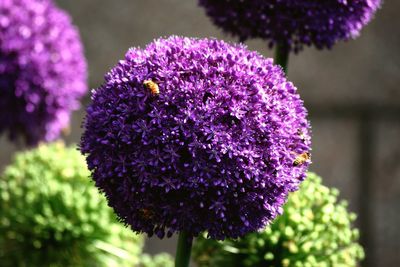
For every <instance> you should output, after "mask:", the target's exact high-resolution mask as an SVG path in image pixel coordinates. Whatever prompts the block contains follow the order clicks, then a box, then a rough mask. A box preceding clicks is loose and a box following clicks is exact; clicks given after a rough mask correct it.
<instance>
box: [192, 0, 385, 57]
mask: <svg viewBox="0 0 400 267" xmlns="http://www.w3.org/2000/svg"><path fill="white" fill-rule="evenodd" d="M199 3H200V5H201V6H203V7H204V8H205V9H206V12H207V15H208V16H209V17H210V18H211V19H212V21H213V22H214V23H215V24H216V25H217V26H218V27H221V28H222V29H223V30H224V31H225V32H227V33H229V34H232V35H233V36H237V37H239V38H240V40H241V41H244V40H246V39H250V38H261V39H265V40H267V41H268V42H269V45H270V46H273V45H275V44H277V43H278V44H282V45H284V46H288V47H289V49H291V50H293V51H295V52H298V51H299V50H300V49H302V47H303V45H308V46H310V45H313V46H315V47H317V48H318V49H323V48H331V47H332V46H333V45H334V44H335V43H336V42H338V41H340V40H348V39H351V38H356V37H357V36H359V34H360V31H361V29H362V28H363V26H365V25H366V24H367V23H368V22H369V21H370V20H371V19H372V17H373V15H374V13H375V11H376V10H377V9H378V8H379V7H380V5H381V0H319V1H315V0H300V1H299V0H285V1H282V0H251V1H243V0H218V1H216V0H199Z"/></svg>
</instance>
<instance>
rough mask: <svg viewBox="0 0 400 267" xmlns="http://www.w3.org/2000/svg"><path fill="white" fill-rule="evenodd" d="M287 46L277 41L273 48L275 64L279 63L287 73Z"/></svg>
mask: <svg viewBox="0 0 400 267" xmlns="http://www.w3.org/2000/svg"><path fill="white" fill-rule="evenodd" d="M289 52H290V51H289V46H288V45H287V44H286V43H277V44H276V50H275V64H279V65H281V67H282V68H283V71H284V72H285V73H286V74H287V64H288V60H289Z"/></svg>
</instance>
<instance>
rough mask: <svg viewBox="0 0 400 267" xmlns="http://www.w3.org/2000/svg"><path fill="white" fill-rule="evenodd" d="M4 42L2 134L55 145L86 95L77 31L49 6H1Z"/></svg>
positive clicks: (23, 1)
mask: <svg viewBox="0 0 400 267" xmlns="http://www.w3.org/2000/svg"><path fill="white" fill-rule="evenodd" d="M0 40H1V41H0V133H3V132H8V135H9V137H10V138H11V139H12V140H14V139H22V140H24V141H25V142H26V143H27V144H28V145H35V144H37V143H38V142H39V141H51V140H54V139H56V138H57V137H58V136H59V135H60V133H61V132H62V130H63V129H65V128H67V127H68V125H69V120H70V113H71V111H72V110H76V109H77V108H78V107H79V99H80V98H81V97H82V96H83V95H84V94H85V92H86V91H87V85H86V76H87V73H86V61H85V58H84V55H83V48H82V44H81V41H80V37H79V33H78V31H77V29H76V28H75V27H74V26H73V25H72V24H71V19H70V17H69V16H68V15H67V14H66V13H65V12H64V11H62V10H60V9H59V8H58V7H56V6H55V5H54V4H53V2H52V1H51V0H1V1H0Z"/></svg>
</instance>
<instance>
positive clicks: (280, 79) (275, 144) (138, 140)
mask: <svg viewBox="0 0 400 267" xmlns="http://www.w3.org/2000/svg"><path fill="white" fill-rule="evenodd" d="M306 115H307V112H306V110H305V108H304V106H303V101H302V100H301V99H300V97H299V95H298V94H297V92H296V88H295V87H294V85H293V84H292V83H291V82H289V81H287V80H286V77H285V75H284V73H283V71H282V69H281V68H280V67H279V66H276V65H274V64H273V62H272V60H271V59H266V58H264V57H262V56H261V55H260V54H258V53H257V52H251V51H249V50H247V48H246V47H245V46H242V45H230V44H227V43H225V42H223V41H217V40H213V39H211V40H207V39H191V38H182V37H170V38H168V39H159V40H156V41H154V42H153V43H151V44H149V45H148V46H147V47H146V49H144V50H142V49H137V48H133V49H131V50H129V51H128V53H127V54H126V56H125V59H124V60H121V61H120V62H119V63H118V65H117V66H115V67H114V68H113V69H112V70H111V71H110V72H109V73H108V74H107V75H106V81H105V83H104V84H103V85H102V86H101V87H99V88H97V89H96V90H94V91H93V95H92V103H91V104H90V106H89V107H88V109H87V115H86V120H85V122H84V128H85V132H84V134H83V137H82V141H81V150H82V152H83V153H84V154H86V156H87V163H88V166H89V169H90V170H91V171H92V176H93V179H94V181H95V182H96V185H97V186H98V187H99V188H100V189H101V190H102V191H103V192H104V193H105V195H106V196H107V198H108V201H109V205H110V206H112V207H113V208H114V210H115V211H116V213H117V214H118V216H119V217H120V219H121V220H122V221H123V222H124V223H126V224H127V225H130V226H131V228H132V229H133V230H134V231H137V232H145V233H148V234H149V235H152V234H153V233H155V234H156V235H157V236H158V237H160V238H162V237H163V236H164V235H165V234H167V236H171V235H172V234H173V233H174V232H180V231H186V232H187V233H189V234H190V235H192V236H196V235H198V234H199V233H200V232H203V231H208V233H209V235H210V236H211V237H213V238H216V239H224V238H225V237H233V238H235V237H239V236H243V235H244V234H246V233H248V232H252V231H256V230H258V229H261V228H263V227H264V226H265V225H266V224H268V223H269V222H271V221H272V220H273V219H274V218H275V217H276V216H277V215H278V214H279V213H281V211H282V209H281V206H282V205H283V204H284V202H285V200H286V197H287V195H288V193H289V191H294V190H297V187H298V184H299V183H300V182H301V181H302V180H303V179H304V176H305V171H306V169H307V167H308V165H309V160H308V154H307V153H308V152H309V150H310V138H309V128H310V127H309V123H308V121H307V119H306Z"/></svg>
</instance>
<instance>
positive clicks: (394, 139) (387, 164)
mask: <svg viewBox="0 0 400 267" xmlns="http://www.w3.org/2000/svg"><path fill="white" fill-rule="evenodd" d="M57 2H58V3H59V5H60V6H61V7H62V8H64V9H66V10H68V11H69V12H70V14H71V16H72V17H73V19H74V23H75V24H76V25H77V26H78V27H79V28H80V31H81V35H82V38H83V41H84V43H85V47H86V55H87V58H88V61H89V67H90V87H91V88H94V87H97V86H98V85H99V84H100V83H101V82H102V79H103V75H104V73H105V72H106V71H108V70H109V69H110V67H111V66H113V65H114V64H116V63H117V61H118V60H119V59H121V58H122V57H123V55H124V53H125V52H126V50H127V49H128V48H129V47H132V46H135V47H136V46H140V47H143V46H144V45H145V44H147V43H149V42H151V41H152V40H153V39H154V38H157V37H159V36H169V35H172V34H174V35H185V36H193V37H209V36H214V37H217V38H219V39H225V40H229V41H234V40H233V39H231V38H229V37H228V36H226V35H223V34H222V33H221V32H220V31H219V29H217V28H215V27H214V26H213V25H212V24H211V22H210V21H209V20H208V18H207V17H206V16H205V14H204V11H203V9H201V8H200V7H198V6H197V2H196V0H114V1H110V0H79V1H68V0H57ZM399 9H400V1H395V0H386V1H385V3H384V6H383V9H382V10H380V11H379V12H378V13H377V15H376V18H375V19H374V20H373V21H372V23H371V24H370V25H368V26H367V27H366V28H365V29H364V31H363V32H362V35H361V37H360V38H358V39H357V40H354V41H351V42H348V43H342V44H338V45H337V46H336V47H334V49H333V50H332V51H317V50H315V49H313V48H311V49H305V51H303V52H302V53H300V54H299V55H296V56H291V58H290V64H289V78H290V79H291V80H292V81H293V82H294V83H295V84H296V86H297V87H298V88H299V90H300V93H301V94H302V98H303V99H304V101H305V103H306V106H307V107H308V108H309V111H310V119H311V121H312V125H313V164H312V167H311V169H312V170H313V171H316V172H317V173H318V174H319V175H321V176H322V177H324V179H325V184H326V185H329V186H335V187H337V188H339V189H340V190H341V197H342V198H344V199H347V200H349V205H350V209H351V210H353V211H355V212H357V213H359V219H358V222H357V223H358V225H359V226H360V227H361V230H362V241H363V243H364V245H365V246H366V249H367V260H366V262H365V263H363V266H368V267H372V266H374V267H375V266H376V267H391V266H393V267H396V266H400V253H399V252H400V250H399V249H400V228H399V225H400V212H399V211H400V208H399V207H400V206H399V205H400V86H399V85H400V53H399V50H398V49H399V48H400V18H399V16H398V10H399ZM247 44H248V45H249V47H250V49H252V50H257V51H259V52H260V53H262V54H264V55H266V56H272V55H273V53H272V52H271V51H269V50H268V49H267V47H266V44H265V43H264V42H262V41H260V40H254V41H250V42H248V43H247ZM88 101H89V98H88V97H87V98H86V99H85V101H84V105H86V103H88ZM82 118H83V111H82V110H80V111H79V112H76V113H75V114H74V118H73V121H72V122H73V126H72V134H71V135H70V136H69V137H67V141H68V142H70V143H77V142H78V141H79V138H80V134H81V129H80V124H81V121H82ZM0 150H1V153H0V168H1V169H2V168H3V167H4V165H5V164H7V163H8V162H10V160H11V158H12V155H13V153H14V152H15V151H16V150H17V148H16V147H15V146H14V145H12V144H10V143H8V142H7V140H6V139H5V138H4V136H3V137H1V138H0ZM338 234H340V233H338ZM146 249H147V251H148V252H150V253H155V252H159V251H169V252H171V253H174V250H175V240H173V239H170V240H162V241H160V240H157V239H150V240H149V242H148V243H147V246H146Z"/></svg>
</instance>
